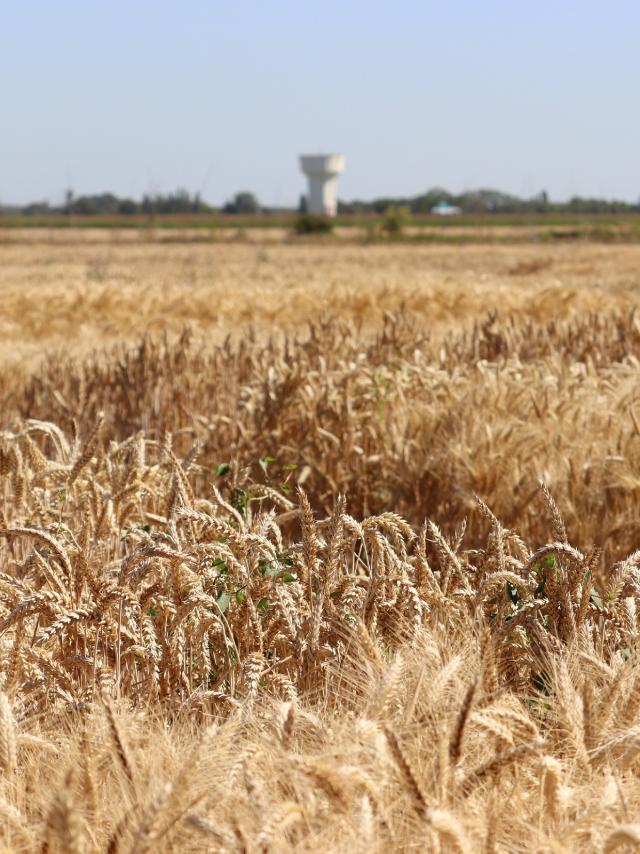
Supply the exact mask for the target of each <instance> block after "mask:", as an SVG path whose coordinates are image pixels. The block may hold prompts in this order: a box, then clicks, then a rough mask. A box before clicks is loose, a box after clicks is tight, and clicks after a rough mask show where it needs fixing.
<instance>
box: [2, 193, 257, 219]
mask: <svg viewBox="0 0 640 854" xmlns="http://www.w3.org/2000/svg"><path fill="white" fill-rule="evenodd" d="M264 210H265V209H263V208H261V207H260V204H259V202H258V200H257V198H256V197H255V196H254V195H253V193H250V192H248V191H243V192H240V193H236V194H235V196H234V197H233V198H232V199H230V200H229V201H228V202H227V203H226V204H225V205H224V207H223V208H222V211H223V213H227V214H254V213H260V212H261V211H264ZM217 211H218V208H214V207H212V206H211V205H209V204H207V203H206V202H204V201H203V200H202V198H201V197H200V194H199V193H194V194H193V195H192V194H191V193H189V192H188V191H187V190H176V191H175V192H174V193H167V194H162V193H157V194H154V195H150V194H148V195H144V196H143V197H142V199H141V200H140V201H134V199H130V198H122V197H120V196H116V195H114V193H96V194H94V195H84V196H76V195H74V193H73V192H72V191H71V190H68V191H67V193H66V196H65V201H64V204H62V205H50V204H49V203H48V202H32V203H31V204H28V205H24V206H23V207H19V206H16V205H12V206H11V207H8V206H7V207H2V206H1V205H0V213H5V214H14V215H15V214H22V215H25V216H42V215H46V214H68V215H69V216H91V215H99V216H100V215H101V216H117V215H119V214H146V215H150V216H152V215H155V214H202V213H205V214H206V213H216V212H217Z"/></svg>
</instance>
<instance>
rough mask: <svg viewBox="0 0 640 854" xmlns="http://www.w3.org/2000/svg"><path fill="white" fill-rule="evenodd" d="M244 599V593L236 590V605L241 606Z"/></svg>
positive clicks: (245, 596) (245, 595)
mask: <svg viewBox="0 0 640 854" xmlns="http://www.w3.org/2000/svg"><path fill="white" fill-rule="evenodd" d="M246 598H247V594H246V593H245V592H244V590H236V602H237V603H238V605H242V603H243V602H244V601H245V599H246Z"/></svg>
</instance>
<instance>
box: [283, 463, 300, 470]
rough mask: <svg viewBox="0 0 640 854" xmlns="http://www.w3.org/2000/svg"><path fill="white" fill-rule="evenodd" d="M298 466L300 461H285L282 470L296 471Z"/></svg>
mask: <svg viewBox="0 0 640 854" xmlns="http://www.w3.org/2000/svg"><path fill="white" fill-rule="evenodd" d="M297 468H298V463H285V464H284V465H283V466H282V471H295V470H296V469H297Z"/></svg>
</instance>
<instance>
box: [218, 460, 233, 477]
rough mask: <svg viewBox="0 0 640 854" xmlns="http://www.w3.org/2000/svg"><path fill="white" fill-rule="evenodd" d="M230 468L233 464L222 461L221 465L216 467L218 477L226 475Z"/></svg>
mask: <svg viewBox="0 0 640 854" xmlns="http://www.w3.org/2000/svg"><path fill="white" fill-rule="evenodd" d="M230 468H231V466H230V465H229V463H220V465H219V466H218V468H217V469H216V474H217V475H218V477H224V476H225V474H227V472H228V471H229V469H230Z"/></svg>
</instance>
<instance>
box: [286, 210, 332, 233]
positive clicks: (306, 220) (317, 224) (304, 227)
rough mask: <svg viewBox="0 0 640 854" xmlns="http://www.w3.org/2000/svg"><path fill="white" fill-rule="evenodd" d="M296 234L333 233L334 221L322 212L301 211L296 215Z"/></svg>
mask: <svg viewBox="0 0 640 854" xmlns="http://www.w3.org/2000/svg"><path fill="white" fill-rule="evenodd" d="M294 229H295V232H296V234H331V232H332V231H333V221H332V220H331V219H330V218H329V217H328V216H323V215H322V214H310V213H301V214H299V215H298V216H297V217H296V222H295V226H294Z"/></svg>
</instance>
